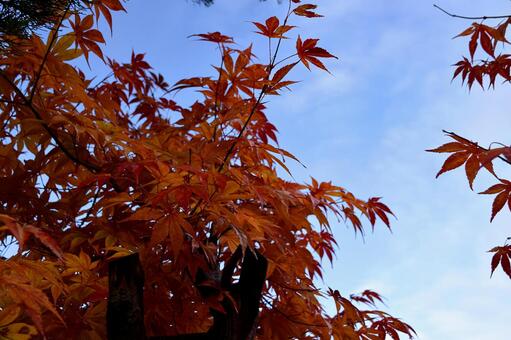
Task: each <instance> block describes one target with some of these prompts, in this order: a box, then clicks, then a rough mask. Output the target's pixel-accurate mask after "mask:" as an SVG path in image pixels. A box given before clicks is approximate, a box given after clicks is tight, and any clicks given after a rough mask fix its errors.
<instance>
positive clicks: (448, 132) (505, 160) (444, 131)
mask: <svg viewBox="0 0 511 340" xmlns="http://www.w3.org/2000/svg"><path fill="white" fill-rule="evenodd" d="M442 132H443V133H445V134H447V135H452V136H456V137H458V138H460V139H462V140H464V141H465V142H467V143H468V144H472V145H473V146H475V147H478V148H479V149H483V150H484V151H490V150H491V149H487V148H485V147H482V146H480V145H479V144H477V143H476V142H472V141H471V140H469V139H466V138H465V137H461V136H460V135H458V134H456V133H454V132H450V131H446V130H442ZM497 158H499V159H500V160H501V161H503V162H506V163H507V164H509V165H511V161H509V160H507V159H506V158H504V157H502V156H498V157H497Z"/></svg>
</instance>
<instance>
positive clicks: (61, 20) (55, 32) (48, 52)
mask: <svg viewBox="0 0 511 340" xmlns="http://www.w3.org/2000/svg"><path fill="white" fill-rule="evenodd" d="M69 6H71V2H70V3H69V4H68V5H67V6H66V10H65V11H64V13H62V17H61V18H60V20H59V23H58V24H57V27H56V28H55V30H54V31H53V32H54V34H53V36H52V37H51V40H50V44H49V45H48V47H47V49H46V52H45V53H44V57H43V60H42V61H41V65H39V69H38V70H37V74H36V77H35V79H34V85H33V86H32V90H31V91H30V96H29V97H28V102H29V103H32V100H33V99H34V95H35V91H36V90H37V86H38V84H39V80H40V79H41V75H42V73H43V69H44V65H45V64H46V61H47V60H48V56H49V55H50V51H51V49H52V47H53V44H54V43H55V41H56V40H57V37H58V35H59V30H60V26H62V22H63V21H64V18H65V17H66V15H67V12H68V11H69ZM50 34H51V32H50Z"/></svg>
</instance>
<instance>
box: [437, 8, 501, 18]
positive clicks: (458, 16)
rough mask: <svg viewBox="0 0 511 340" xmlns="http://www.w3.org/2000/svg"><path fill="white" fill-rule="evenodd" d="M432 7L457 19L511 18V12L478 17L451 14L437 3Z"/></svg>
mask: <svg viewBox="0 0 511 340" xmlns="http://www.w3.org/2000/svg"><path fill="white" fill-rule="evenodd" d="M433 7H435V8H436V9H438V10H440V11H442V12H444V13H445V14H447V15H448V16H450V17H453V18H458V19H468V20H486V19H509V18H511V14H510V15H484V16H478V17H469V16H464V15H458V14H453V13H450V12H447V11H446V10H445V9H443V8H442V7H440V6H438V5H433Z"/></svg>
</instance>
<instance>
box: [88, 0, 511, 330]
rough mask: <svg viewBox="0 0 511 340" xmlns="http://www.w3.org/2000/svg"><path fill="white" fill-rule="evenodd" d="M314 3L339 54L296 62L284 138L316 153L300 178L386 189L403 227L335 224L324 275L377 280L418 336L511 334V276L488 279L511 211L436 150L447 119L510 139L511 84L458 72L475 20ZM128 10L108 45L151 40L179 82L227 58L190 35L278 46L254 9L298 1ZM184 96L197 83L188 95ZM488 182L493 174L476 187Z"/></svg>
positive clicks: (499, 8) (117, 52)
mask: <svg viewBox="0 0 511 340" xmlns="http://www.w3.org/2000/svg"><path fill="white" fill-rule="evenodd" d="M316 3H318V5H319V8H318V11H319V12H320V13H322V14H324V15H325V18H323V19H319V20H299V21H297V22H295V23H292V24H296V25H298V26H300V27H299V31H300V32H301V34H302V37H319V38H320V39H321V41H320V45H321V46H323V47H326V48H327V49H328V50H329V51H330V52H332V53H334V54H335V55H337V56H339V58H340V59H339V60H338V61H329V62H328V63H327V67H328V68H329V69H330V71H331V72H332V75H329V74H327V73H324V72H320V71H319V70H313V72H308V71H307V70H305V69H303V68H302V70H300V71H298V72H295V73H294V74H293V76H292V77H293V78H294V79H296V80H300V81H301V82H300V83H299V84H297V85H296V86H294V87H293V88H292V92H289V93H284V95H283V96H282V97H279V98H274V99H272V101H271V102H270V103H269V104H268V107H269V110H268V115H269V117H270V118H271V119H272V120H273V121H274V123H275V124H276V126H277V128H278V129H279V131H280V134H279V138H280V144H281V146H282V147H284V148H285V149H287V150H289V151H291V152H292V153H294V154H295V155H296V156H298V158H299V159H300V160H301V161H302V162H303V163H304V164H305V165H306V166H307V168H306V169H304V168H302V167H301V166H299V165H296V164H290V166H291V168H292V169H293V174H294V177H295V178H296V179H297V180H298V181H306V180H308V178H309V176H310V175H312V176H314V177H316V178H317V179H320V180H332V181H333V182H335V183H336V184H339V185H342V186H344V187H346V188H347V189H349V190H351V191H353V192H354V193H355V194H357V195H359V196H360V197H363V198H365V197H369V196H383V197H384V201H385V202H386V203H387V204H388V205H389V206H390V207H391V208H392V209H393V211H394V212H395V214H396V216H397V218H398V219H397V220H394V221H393V234H390V233H388V232H387V231H386V230H385V228H384V227H383V226H378V227H377V228H376V230H375V232H374V233H370V232H369V233H368V234H367V235H366V237H365V239H364V240H363V239H362V238H361V237H360V236H358V237H355V236H354V235H353V233H352V231H351V230H349V229H348V228H346V227H345V226H344V225H342V224H336V223H334V230H335V233H336V237H337V239H338V241H339V245H340V247H339V250H338V256H337V259H336V261H335V263H334V267H333V268H330V266H329V265H328V264H326V263H325V271H326V276H325V284H327V285H329V286H332V287H335V288H337V289H339V290H341V291H342V292H345V293H349V292H354V291H360V290H363V289H366V288H371V289H374V290H377V291H379V292H380V293H382V294H383V295H384V296H385V297H386V298H387V299H388V300H387V304H388V308H389V311H391V313H392V314H394V315H397V316H399V317H402V318H403V319H404V320H406V321H408V322H409V323H410V324H411V325H412V326H414V327H415V328H416V330H417V332H418V334H419V337H420V339H428V340H430V339H435V340H437V339H440V340H442V339H451V340H452V339H454V340H456V339H464V340H470V339H474V340H481V339H484V340H493V339H495V340H498V339H505V338H507V337H508V336H507V334H508V328H507V322H508V313H509V307H510V304H509V299H508V297H509V294H510V293H511V281H509V279H507V278H506V277H505V275H504V274H503V273H502V272H501V271H498V272H496V274H495V275H494V276H493V278H491V279H490V277H489V274H490V269H489V262H490V255H489V254H488V253H486V251H487V250H488V249H490V248H491V247H493V246H495V245H500V244H502V243H503V242H504V240H505V238H506V237H507V236H508V235H510V234H511V233H510V230H509V222H510V221H511V219H510V217H509V216H510V214H509V212H504V213H501V214H500V215H499V216H497V218H496V219H495V220H494V222H493V223H491V224H490V223H489V217H490V211H491V198H490V197H482V196H479V195H477V194H476V193H475V192H471V191H470V189H469V188H468V185H467V183H466V179H465V177H464V174H463V172H462V171H458V172H457V173H449V174H447V175H444V176H442V177H440V178H439V179H437V180H436V179H435V178H434V177H435V174H436V172H437V171H438V169H439V167H440V166H441V163H442V161H443V159H444V158H445V157H441V156H440V157H439V156H438V155H434V154H429V153H426V152H424V150H425V149H428V148H432V147H436V146H438V145H440V144H443V143H444V142H446V141H447V139H446V138H445V137H444V136H443V135H442V131H441V130H442V129H446V130H451V131H455V132H457V133H458V134H461V135H463V136H465V137H468V138H471V139H473V140H478V141H480V142H481V143H482V144H484V145H488V144H489V143H490V142H493V141H501V142H504V143H505V142H507V141H508V140H507V139H506V137H508V133H509V131H510V130H511V119H510V118H509V116H508V112H506V111H507V107H508V105H506V104H508V103H509V90H510V88H509V86H502V87H500V88H498V89H497V90H495V91H487V92H483V91H481V90H480V89H473V90H472V91H471V92H470V93H469V91H468V90H467V89H466V88H463V87H461V86H460V84H459V82H457V81H455V82H453V83H451V82H450V80H451V75H452V71H453V70H452V67H451V66H450V65H451V64H452V63H453V62H455V61H457V60H458V58H459V57H460V56H461V55H462V54H466V41H463V40H460V39H456V40H452V39H451V38H452V37H453V36H454V35H456V34H457V33H459V32H461V31H462V30H463V29H464V28H465V27H467V26H468V25H469V24H470V22H468V21H463V20H456V19H452V18H449V17H447V16H445V15H443V14H442V13H440V12H439V11H437V10H435V9H434V8H433V6H432V5H433V2H431V1H429V0H428V1H425V0H391V1H389V0H320V1H316ZM438 5H440V6H442V7H444V8H446V9H448V10H452V11H455V12H457V13H459V14H466V15H485V14H502V13H507V12H508V11H509V9H510V5H509V2H508V1H505V0H486V1H484V2H483V1H474V0H472V1H470V0H464V1H461V0H438ZM127 10H128V14H127V15H124V14H121V15H117V16H115V20H114V34H113V37H111V38H109V39H108V47H107V48H106V49H105V51H106V54H107V55H110V56H112V57H114V58H115V59H118V60H120V61H123V60H128V58H129V56H130V54H131V50H132V49H134V50H135V52H145V53H147V59H148V60H149V61H150V62H151V64H152V65H153V66H154V67H155V69H156V70H157V71H159V72H161V73H163V74H164V75H165V76H166V77H167V79H168V80H169V82H171V83H173V82H175V81H177V80H179V79H181V78H184V77H190V76H199V75H210V74H211V73H212V70H211V67H210V65H211V64H217V63H218V60H219V57H218V53H217V52H216V51H215V50H214V48H213V46H211V45H209V44H205V43H200V42H197V41H195V40H193V39H189V38H187V36H189V35H191V34H194V33H205V32H210V31H217V30H218V31H221V32H223V33H224V34H227V35H231V36H234V37H235V40H236V41H237V42H238V43H239V44H240V47H245V46H247V45H248V44H249V43H250V42H251V41H254V42H255V44H256V52H257V51H261V57H266V54H265V53H264V51H265V49H264V48H265V46H266V45H265V44H264V41H263V40H262V39H261V38H259V37H257V36H256V35H255V34H253V33H252V31H253V30H254V27H253V26H252V24H250V21H262V20H264V19H266V18H267V17H269V16H272V15H282V14H283V13H284V12H285V10H286V6H285V5H284V4H281V5H279V4H278V3H277V2H276V1H272V0H268V1H267V2H264V3H259V2H258V1H256V0H236V1H234V0H217V1H216V4H215V5H214V6H212V7H210V8H205V7H201V6H197V5H195V4H193V3H192V1H186V0H172V1H169V0H151V1H141V0H130V1H129V2H128V3H127ZM297 32H298V31H297ZM293 44H294V42H293V41H292V40H291V41H290V42H289V44H288V46H289V48H290V49H291V48H292V47H293ZM93 65H95V63H93ZM93 67H94V66H93ZM92 71H93V72H94V73H96V70H95V69H94V68H93V70H92ZM97 73H99V74H101V70H100V69H99V68H98V71H97ZM181 99H183V100H184V101H185V102H186V101H190V96H189V95H186V94H183V95H181V94H180V95H178V96H177V97H176V100H177V101H178V102H179V101H180V100H181ZM505 107H506V108H505ZM503 175H505V169H504V172H503ZM490 184H492V182H491V179H490V178H488V177H484V176H481V178H479V179H478V180H477V182H476V185H475V191H476V192H477V191H482V190H484V189H486V187H487V186H489V185H490ZM332 222H335V221H332Z"/></svg>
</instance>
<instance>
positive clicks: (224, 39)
mask: <svg viewBox="0 0 511 340" xmlns="http://www.w3.org/2000/svg"><path fill="white" fill-rule="evenodd" d="M189 37H199V38H200V39H199V40H202V41H209V42H213V43H217V44H233V43H234V40H233V39H232V37H229V36H227V35H223V34H222V33H220V32H218V31H217V32H210V33H202V34H192V35H190V36H189Z"/></svg>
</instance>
